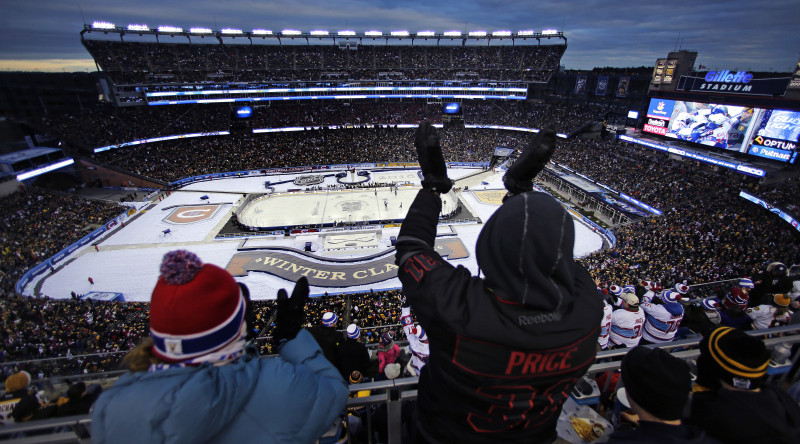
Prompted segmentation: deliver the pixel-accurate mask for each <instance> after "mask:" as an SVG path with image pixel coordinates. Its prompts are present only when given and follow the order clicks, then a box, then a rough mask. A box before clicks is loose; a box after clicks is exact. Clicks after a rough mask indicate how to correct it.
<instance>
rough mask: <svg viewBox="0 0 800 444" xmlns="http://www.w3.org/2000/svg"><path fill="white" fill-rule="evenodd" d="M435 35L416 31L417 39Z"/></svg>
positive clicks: (430, 32) (429, 32) (431, 32)
mask: <svg viewBox="0 0 800 444" xmlns="http://www.w3.org/2000/svg"><path fill="white" fill-rule="evenodd" d="M434 35H436V33H435V32H433V31H417V37H433V36H434Z"/></svg>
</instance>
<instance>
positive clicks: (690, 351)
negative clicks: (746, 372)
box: [0, 324, 800, 444]
mask: <svg viewBox="0 0 800 444" xmlns="http://www.w3.org/2000/svg"><path fill="white" fill-rule="evenodd" d="M747 333H748V334H750V335H751V336H756V337H760V338H762V339H763V341H764V343H765V345H766V346H767V348H769V349H774V348H775V347H776V346H779V345H794V344H798V343H800V324H796V325H788V326H784V327H776V328H771V329H766V330H756V331H749V332H747ZM699 343H700V338H699V337H695V338H691V339H685V340H681V341H673V342H669V343H667V344H663V345H661V346H660V348H662V349H665V350H667V351H669V352H670V353H672V355H673V356H676V357H678V358H680V359H683V360H686V361H690V362H693V361H694V360H695V359H696V358H697V357H698V356H699V355H700V350H699V349H698V345H699ZM648 347H654V346H652V345H651V346H648ZM629 350H630V349H627V348H624V349H615V350H606V351H601V352H599V353H598V354H597V360H596V362H595V363H594V364H593V365H592V366H591V367H589V370H588V371H587V377H593V376H597V375H600V374H601V373H607V374H609V375H610V374H611V373H613V372H615V371H617V370H619V368H620V365H621V361H622V358H623V357H624V356H625V354H626V353H627V352H628V351H629ZM798 360H800V348H797V349H796V350H795V351H794V352H793V353H791V354H790V356H789V357H788V358H786V359H785V360H783V361H782V362H775V361H774V360H773V361H771V362H770V366H769V370H768V371H767V374H768V382H769V383H772V384H775V385H778V386H786V385H788V384H791V383H794V382H797V381H798V379H800V372H797V373H795V374H792V373H791V372H790V370H791V369H792V368H793V367H796V366H797V365H798ZM605 379H606V381H610V380H611V379H612V378H610V377H607V378H605ZM417 383H418V378H417V377H410V378H398V379H394V380H387V381H378V382H367V383H361V384H353V385H350V395H351V398H349V399H348V401H347V409H348V410H355V409H359V410H360V411H361V415H362V421H363V425H364V427H366V430H367V436H368V442H369V443H373V442H375V441H374V432H375V421H374V418H373V412H374V409H375V407H378V406H382V405H385V406H386V412H387V421H386V424H387V430H386V433H387V436H388V444H399V443H400V440H401V434H402V433H401V428H402V425H403V418H402V406H403V403H404V402H409V401H414V400H416V398H417ZM614 389H615V387H610V386H609V385H608V382H607V386H606V387H602V388H601V391H609V390H614ZM358 392H362V393H363V392H369V394H368V395H367V396H362V397H356V394H357V393H358ZM572 396H576V392H575V391H573V394H572ZM590 404H591V403H590ZM343 418H344V416H343ZM344 420H345V419H342V421H344ZM4 439H12V440H13V441H10V442H18V443H23V442H24V443H34V442H38V443H48V444H52V443H83V444H86V443H91V442H92V441H91V417H90V416H88V415H84V416H74V417H68V418H57V419H52V420H42V421H34V422H27V423H21V424H13V425H9V426H5V427H0V440H4Z"/></svg>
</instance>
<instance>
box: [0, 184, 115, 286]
mask: <svg viewBox="0 0 800 444" xmlns="http://www.w3.org/2000/svg"><path fill="white" fill-rule="evenodd" d="M0 204H1V205H2V208H3V218H2V222H0V245H2V247H0V293H1V294H3V295H4V294H8V293H9V292H13V291H14V285H15V284H16V283H17V281H18V280H19V279H20V278H21V277H22V275H23V274H24V273H25V272H26V271H27V270H28V269H30V268H32V267H34V266H36V265H38V264H40V263H42V262H44V261H45V260H47V259H49V258H50V257H52V256H54V255H55V254H56V253H58V252H59V251H61V250H62V249H64V248H66V247H67V246H69V245H71V244H72V243H74V242H75V241H77V240H79V239H81V238H82V237H83V236H85V235H87V234H89V233H91V232H92V231H94V230H95V229H96V228H97V227H98V226H102V225H103V224H105V223H106V222H108V221H109V220H111V219H113V218H114V217H116V216H118V215H119V214H120V213H122V212H123V211H125V210H126V209H127V208H126V207H123V206H120V205H116V204H110V203H106V202H101V201H91V200H85V199H81V198H77V197H74V196H70V195H67V194H64V193H57V192H53V191H49V190H45V189H40V188H31V187H23V188H21V189H20V190H19V191H17V192H15V193H13V194H11V195H9V196H6V197H3V198H2V199H0Z"/></svg>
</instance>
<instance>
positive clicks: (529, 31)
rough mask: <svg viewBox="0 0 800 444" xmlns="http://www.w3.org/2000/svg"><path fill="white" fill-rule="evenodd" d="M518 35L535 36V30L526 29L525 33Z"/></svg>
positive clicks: (520, 32)
mask: <svg viewBox="0 0 800 444" xmlns="http://www.w3.org/2000/svg"><path fill="white" fill-rule="evenodd" d="M517 35H533V29H526V30H524V31H518V32H517Z"/></svg>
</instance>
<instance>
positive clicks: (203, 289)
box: [150, 250, 246, 362]
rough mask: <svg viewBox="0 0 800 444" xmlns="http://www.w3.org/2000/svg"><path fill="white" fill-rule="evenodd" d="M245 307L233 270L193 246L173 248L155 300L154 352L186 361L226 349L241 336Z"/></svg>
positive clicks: (166, 258)
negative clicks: (199, 253)
mask: <svg viewBox="0 0 800 444" xmlns="http://www.w3.org/2000/svg"><path fill="white" fill-rule="evenodd" d="M245 308H246V303H245V299H244V297H243V296H242V294H241V291H240V289H239V286H238V284H237V283H236V281H235V280H234V279H233V276H231V275H230V273H228V272H227V271H225V270H224V269H222V268H220V267H217V266H216V265H212V264H203V263H202V262H201V261H200V258H199V257H197V255H195V254H194V253H191V252H189V251H186V250H177V251H171V252H169V253H167V254H166V255H164V260H163V261H162V263H161V275H160V276H159V278H158V282H157V283H156V287H155V288H154V289H153V295H152V298H151V300H150V334H151V336H152V338H153V354H155V355H156V356H157V357H159V358H160V359H163V360H165V361H167V362H181V361H186V360H189V359H194V358H197V357H199V356H203V355H205V354H208V353H212V352H214V351H217V350H219V349H222V348H223V347H225V346H227V345H228V344H230V343H232V342H233V341H235V340H237V339H239V338H240V337H241V330H242V325H243V324H244V318H245Z"/></svg>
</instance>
